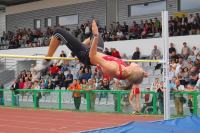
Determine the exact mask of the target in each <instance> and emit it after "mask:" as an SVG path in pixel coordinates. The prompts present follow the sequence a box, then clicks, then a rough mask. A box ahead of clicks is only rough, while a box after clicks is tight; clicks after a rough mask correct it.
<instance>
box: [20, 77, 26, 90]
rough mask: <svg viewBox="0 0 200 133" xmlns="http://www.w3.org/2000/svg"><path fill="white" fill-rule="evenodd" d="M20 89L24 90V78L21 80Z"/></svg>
mask: <svg viewBox="0 0 200 133" xmlns="http://www.w3.org/2000/svg"><path fill="white" fill-rule="evenodd" d="M25 78H26V77H25ZM18 89H24V80H23V79H22V78H20V79H19V88H18Z"/></svg>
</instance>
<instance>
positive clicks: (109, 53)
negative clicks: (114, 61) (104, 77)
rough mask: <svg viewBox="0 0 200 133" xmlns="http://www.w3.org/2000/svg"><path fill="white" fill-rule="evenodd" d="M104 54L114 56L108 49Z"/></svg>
mask: <svg viewBox="0 0 200 133" xmlns="http://www.w3.org/2000/svg"><path fill="white" fill-rule="evenodd" d="M104 53H105V54H106V55H111V54H112V53H111V52H110V50H109V49H108V48H105V50H104Z"/></svg>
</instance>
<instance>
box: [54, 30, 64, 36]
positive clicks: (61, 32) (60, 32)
mask: <svg viewBox="0 0 200 133" xmlns="http://www.w3.org/2000/svg"><path fill="white" fill-rule="evenodd" d="M65 32H66V31H65V30H64V29H62V28H56V29H55V31H54V33H53V35H54V36H55V35H57V34H61V35H62V34H63V33H65Z"/></svg>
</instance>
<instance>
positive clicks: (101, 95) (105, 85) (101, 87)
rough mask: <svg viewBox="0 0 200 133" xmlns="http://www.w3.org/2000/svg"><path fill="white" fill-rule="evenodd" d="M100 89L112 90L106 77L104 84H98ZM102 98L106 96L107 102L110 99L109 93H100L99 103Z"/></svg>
mask: <svg viewBox="0 0 200 133" xmlns="http://www.w3.org/2000/svg"><path fill="white" fill-rule="evenodd" d="M97 89H98V90H110V84H109V80H108V79H107V78H104V79H103V81H102V84H99V85H98V86H97ZM101 98H106V103H107V101H108V94H107V93H100V96H99V103H100V101H101Z"/></svg>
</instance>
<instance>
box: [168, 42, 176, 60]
mask: <svg viewBox="0 0 200 133" xmlns="http://www.w3.org/2000/svg"><path fill="white" fill-rule="evenodd" d="M173 52H175V53H176V49H175V47H174V44H173V43H170V48H169V56H170V57H171V56H172V53H173Z"/></svg>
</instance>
